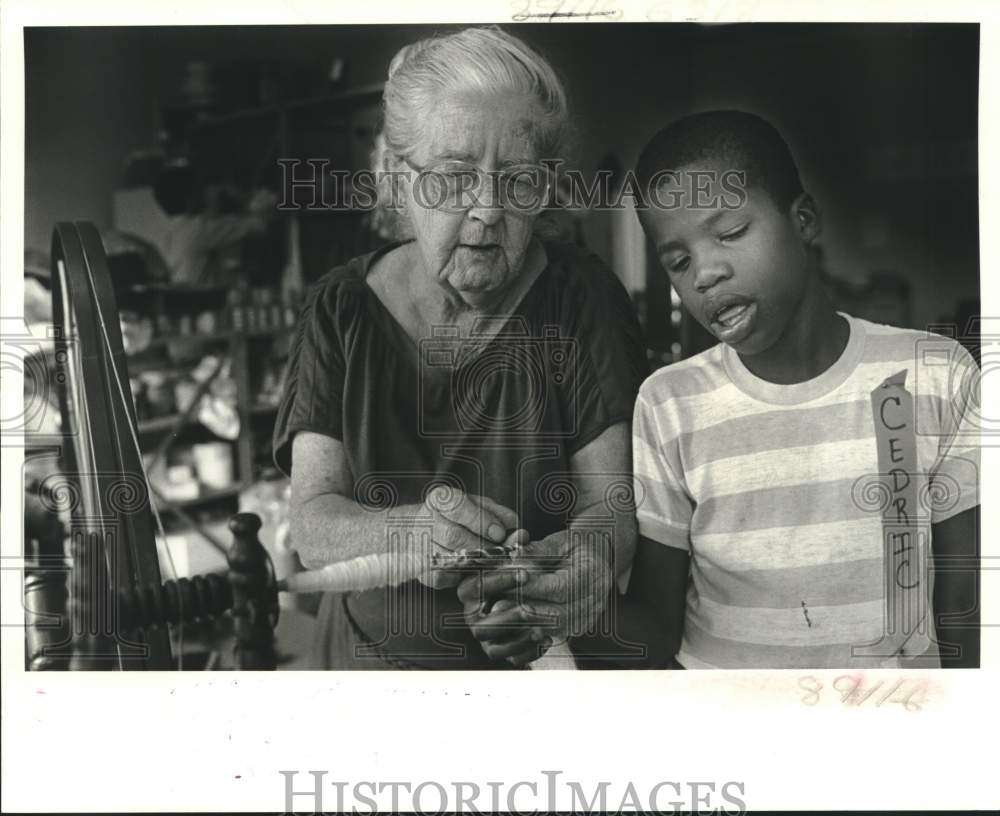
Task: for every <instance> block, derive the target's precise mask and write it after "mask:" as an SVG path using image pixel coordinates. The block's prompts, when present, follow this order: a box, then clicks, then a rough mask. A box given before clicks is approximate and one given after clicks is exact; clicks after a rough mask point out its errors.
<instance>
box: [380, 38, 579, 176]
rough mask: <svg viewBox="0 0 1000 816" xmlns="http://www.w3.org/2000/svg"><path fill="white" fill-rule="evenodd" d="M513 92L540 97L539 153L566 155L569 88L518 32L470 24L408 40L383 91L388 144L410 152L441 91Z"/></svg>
mask: <svg viewBox="0 0 1000 816" xmlns="http://www.w3.org/2000/svg"><path fill="white" fill-rule="evenodd" d="M471 91H480V92H482V93H484V94H491V93H503V92H514V93H521V94H523V95H524V96H525V97H527V98H530V99H532V100H534V101H535V103H536V105H537V115H536V118H535V119H534V121H533V126H534V128H535V134H534V136H535V147H536V148H537V149H538V156H539V158H546V159H548V158H551V159H556V158H560V157H561V156H562V153H563V150H564V147H565V144H564V142H565V138H566V130H567V108H566V92H565V91H564V90H563V86H562V83H561V82H560V81H559V78H558V77H557V76H556V73H555V71H553V70H552V66H550V65H549V64H548V62H546V61H545V60H544V59H542V57H540V56H539V55H538V54H536V53H535V52H534V51H532V50H531V49H530V48H529V47H528V46H527V45H525V44H524V43H523V42H521V40H519V39H518V38H517V37H513V36H511V35H510V34H507V33H506V32H504V31H501V30H500V29H499V28H496V27H486V28H466V29H463V30H462V31H458V32H456V33H454V34H446V35H443V36H439V37H431V38H428V39H425V40H420V41H419V42H416V43H413V44H411V45H407V46H405V47H404V48H402V49H400V51H399V52H398V53H397V54H396V56H395V57H393V59H392V62H391V63H390V64H389V78H388V80H387V81H386V85H385V91H384V93H383V97H382V98H383V116H384V129H383V135H384V138H385V146H386V149H387V150H388V151H390V152H393V153H396V154H397V155H400V156H409V155H410V154H411V153H412V152H413V150H414V149H415V147H416V145H417V143H418V142H419V141H420V139H421V136H422V135H423V125H424V124H425V123H426V122H428V121H429V120H430V119H431V114H432V113H433V111H434V109H435V106H436V105H437V104H438V103H439V101H440V99H441V97H442V96H447V95H451V94H461V93H468V92H471Z"/></svg>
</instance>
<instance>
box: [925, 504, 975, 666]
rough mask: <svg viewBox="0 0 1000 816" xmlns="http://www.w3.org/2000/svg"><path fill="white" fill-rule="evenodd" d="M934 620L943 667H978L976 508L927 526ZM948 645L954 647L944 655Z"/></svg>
mask: <svg viewBox="0 0 1000 816" xmlns="http://www.w3.org/2000/svg"><path fill="white" fill-rule="evenodd" d="M931 536H932V547H933V551H934V570H935V575H934V605H933V606H934V618H935V620H934V622H935V626H936V629H937V639H938V642H939V643H940V645H941V651H942V655H941V666H942V668H945V669H975V668H979V614H980V612H979V566H978V565H979V507H972V508H970V509H968V510H964V511H963V512H961V513H958V514H957V515H954V516H952V517H951V518H948V519H945V520H944V521H939V522H937V523H935V524H933V525H932V527H931ZM949 647H958V650H959V653H958V655H957V656H954V657H948V656H947V655H946V654H945V652H946V651H947V650H949Z"/></svg>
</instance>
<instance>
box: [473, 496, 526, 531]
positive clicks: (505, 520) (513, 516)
mask: <svg viewBox="0 0 1000 816" xmlns="http://www.w3.org/2000/svg"><path fill="white" fill-rule="evenodd" d="M468 495H469V498H470V499H472V500H473V501H474V502H476V503H477V504H478V505H479V506H480V507H482V508H484V509H486V510H489V511H490V512H491V513H493V514H494V515H495V516H496V517H497V518H498V519H499V520H500V523H501V524H503V526H504V527H506V528H507V529H508V530H514V529H516V528H517V527H519V526H520V524H521V522H520V521H519V520H518V518H517V513H515V512H514V511H513V510H511V509H510V508H509V507H504V506H503V505H502V504H500V502H496V501H493V499H491V498H490V497H489V496H479V495H477V494H474V493H469V494H468Z"/></svg>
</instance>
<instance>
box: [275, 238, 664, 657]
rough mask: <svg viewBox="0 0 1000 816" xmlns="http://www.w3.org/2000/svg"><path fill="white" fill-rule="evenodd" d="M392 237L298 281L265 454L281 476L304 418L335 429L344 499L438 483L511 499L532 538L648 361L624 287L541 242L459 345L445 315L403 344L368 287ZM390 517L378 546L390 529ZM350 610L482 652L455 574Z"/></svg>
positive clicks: (400, 650)
mask: <svg viewBox="0 0 1000 816" xmlns="http://www.w3.org/2000/svg"><path fill="white" fill-rule="evenodd" d="M392 248H393V246H389V247H384V248H383V249H381V250H379V251H378V252H375V253H371V254H369V255H365V256H362V257H359V258H355V259H353V260H351V261H350V262H348V263H347V264H345V265H344V266H342V267H338V268H336V269H334V270H332V271H331V272H330V273H328V274H327V275H325V276H324V277H323V278H322V279H321V280H320V281H319V282H318V283H317V284H316V285H315V286H314V287H313V289H312V290H311V291H310V294H309V296H308V298H307V300H306V304H305V306H304V307H303V310H302V312H301V315H300V318H299V325H298V327H297V330H296V334H295V338H294V340H293V344H292V349H291V355H290V358H289V363H288V370H287V377H286V386H285V394H284V399H283V401H282V404H281V407H280V409H279V411H278V418H277V422H276V425H275V431H274V455H275V461H276V463H277V464H278V466H279V467H280V468H281V469H282V471H284V472H285V473H286V474H290V473H291V470H292V467H293V462H292V457H291V448H292V439H293V437H294V435H295V434H296V433H297V432H299V431H312V432H315V433H319V434H324V435H326V436H330V437H333V438H335V439H338V440H340V441H341V442H342V443H343V446H344V451H345V455H346V458H347V461H348V463H349V466H350V468H351V473H352V476H353V480H354V495H353V496H352V497H351V498H353V499H354V500H355V501H357V502H359V503H360V504H362V505H364V506H369V507H372V508H373V509H379V510H384V509H387V508H391V507H396V506H403V505H408V504H414V503H417V502H421V501H423V499H424V497H425V496H426V493H427V491H428V489H429V488H430V487H431V486H433V485H436V484H441V483H443V484H447V485H452V486H454V487H458V488H460V489H461V490H463V491H464V492H467V493H474V494H479V495H486V496H489V497H490V498H492V499H494V500H495V501H498V502H500V503H501V504H503V505H505V506H506V507H509V508H512V509H514V510H515V511H517V513H518V514H519V516H520V519H521V524H522V526H524V527H526V528H527V529H528V531H529V532H530V533H531V537H532V539H533V540H535V539H540V538H543V537H544V536H546V535H549V534H550V533H553V532H555V531H557V530H560V529H562V528H563V527H565V524H566V513H567V509H568V506H567V502H566V496H567V495H569V494H568V493H567V491H566V485H567V484H568V483H569V479H570V457H572V455H573V454H574V453H575V452H576V451H578V450H580V449H581V448H582V447H584V446H585V445H586V444H587V443H588V442H591V441H592V440H594V439H596V438H597V437H598V436H599V435H600V434H601V433H602V432H603V431H604V430H605V429H607V428H608V427H610V426H611V425H614V424H616V423H619V422H628V421H631V418H632V409H633V404H634V401H635V397H636V394H637V392H638V389H639V385H640V384H641V383H642V380H643V378H644V377H645V375H646V373H647V372H646V358H645V349H644V346H643V343H642V340H641V336H640V331H639V326H638V323H637V321H636V318H635V313H634V311H633V309H632V305H631V303H630V301H629V299H628V296H627V294H626V292H625V289H624V288H623V287H622V285H621V283H620V282H619V281H618V279H617V278H616V277H615V276H614V274H613V273H612V272H611V271H610V270H609V269H608V268H607V267H606V266H605V265H604V263H603V262H602V261H601V260H600V259H599V258H597V256H595V255H593V254H590V253H588V252H586V251H584V250H582V249H580V248H578V247H574V246H569V245H561V244H546V245H545V250H546V253H547V256H548V264H547V266H546V268H545V269H544V270H543V271H542V273H541V274H540V275H539V277H538V278H537V279H536V280H535V282H534V283H533V284H532V285H531V288H530V289H529V290H528V292H527V293H526V294H525V296H524V298H523V299H522V301H521V303H520V304H519V305H518V307H517V308H516V309H515V311H514V313H513V314H512V315H511V316H509V317H507V318H504V319H501V328H500V330H499V331H498V332H497V334H496V336H495V337H493V339H491V340H490V341H489V342H488V343H487V344H486V346H485V348H482V349H481V350H480V351H479V352H478V353H476V354H474V355H470V354H469V353H468V350H469V346H470V344H469V341H468V340H467V339H463V338H461V337H458V336H457V335H456V333H455V332H454V331H453V330H452V329H451V328H450V327H448V326H442V327H438V328H435V329H434V330H433V331H432V336H430V337H428V338H426V339H424V340H422V341H420V342H419V343H415V342H414V341H413V340H412V339H411V338H410V336H409V335H408V334H407V333H406V332H405V331H404V329H403V328H402V326H400V325H399V323H398V322H397V321H396V319H395V318H394V317H393V316H392V314H391V313H390V312H389V311H388V309H387V308H386V307H385V306H384V304H383V303H382V302H381V301H380V300H379V298H378V297H377V296H376V295H375V293H374V291H373V290H372V289H371V288H369V286H368V284H367V283H366V282H365V277H366V275H367V273H368V271H369V269H371V267H372V265H373V263H374V262H375V261H376V260H377V258H378V257H379V256H380V255H381V254H383V253H385V252H387V251H389V250H390V249H392ZM473 331H474V332H475V329H473ZM570 492H571V491H570ZM388 519H389V521H388V522H387V525H386V526H387V530H386V535H387V547H388V546H389V544H388V541H389V539H390V538H391V536H393V535H394V534H398V532H399V531H395V530H393V529H392V513H391V512H390V513H389V515H388ZM331 546H336V542H333V541H331ZM347 610H348V612H349V614H350V616H351V618H352V619H353V622H354V623H355V624H356V625H357V626H358V627H359V628H360V630H361V631H362V632H363V633H364V635H365V638H366V639H367V640H369V641H370V642H372V643H375V644H378V650H379V651H380V653H383V654H386V655H390V656H395V657H399V658H402V659H404V660H406V661H408V662H412V663H416V664H417V665H427V666H444V667H454V668H481V667H491V666H493V664H492V663H491V661H489V659H488V658H487V657H486V655H485V654H484V653H483V651H482V649H481V648H480V647H479V645H478V642H477V641H476V640H475V639H473V637H472V635H471V633H470V632H469V630H468V628H467V627H466V626H465V624H464V622H463V620H462V607H461V604H460V603H459V601H458V598H457V595H456V593H455V589H454V588H451V589H442V590H431V589H428V588H427V587H424V586H423V585H422V584H419V583H418V582H416V581H410V582H408V583H405V584H403V585H401V586H399V587H394V588H388V589H384V590H370V591H367V592H358V593H352V594H351V595H350V596H349V597H348V599H347Z"/></svg>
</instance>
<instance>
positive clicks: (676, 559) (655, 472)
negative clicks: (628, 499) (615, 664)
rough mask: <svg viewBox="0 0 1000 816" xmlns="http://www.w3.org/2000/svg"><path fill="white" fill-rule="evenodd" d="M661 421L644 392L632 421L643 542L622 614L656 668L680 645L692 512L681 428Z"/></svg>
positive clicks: (627, 634) (628, 633)
mask: <svg viewBox="0 0 1000 816" xmlns="http://www.w3.org/2000/svg"><path fill="white" fill-rule="evenodd" d="M660 419H661V418H660V417H658V416H657V412H656V411H655V410H653V408H651V406H650V405H649V403H647V401H646V400H645V399H644V397H643V395H642V394H641V393H640V396H639V398H638V399H637V400H636V405H635V415H634V417H633V422H632V459H633V471H634V474H635V495H636V519H637V522H638V528H639V541H638V544H637V546H636V553H635V558H634V559H633V564H632V576H631V581H630V584H629V590H628V593H627V594H626V596H625V598H624V599H623V603H622V614H621V615H620V616H619V620H620V625H621V631H622V635H623V636H624V638H625V640H627V641H631V642H634V643H641V644H643V645H644V646H645V647H646V649H647V653H648V658H647V660H648V665H650V666H651V667H652V668H663V667H665V666H667V665H669V663H670V661H671V660H672V659H673V658H674V656H675V655H676V654H677V652H678V651H679V649H680V645H681V635H682V634H683V631H684V615H685V609H686V601H687V585H688V575H689V572H690V564H691V518H692V513H693V511H694V502H693V500H692V498H691V496H690V494H689V492H688V489H687V485H686V483H685V480H684V476H683V465H682V462H681V459H680V452H679V447H678V438H679V435H680V434H679V428H677V427H675V425H676V423H674V422H672V421H671V420H669V419H667V421H665V422H661V421H660ZM665 426H666V427H665Z"/></svg>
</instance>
